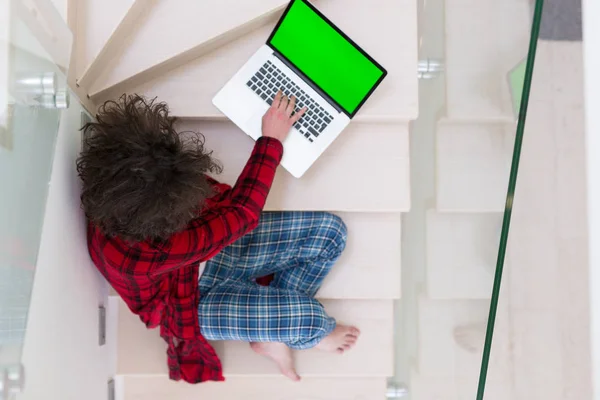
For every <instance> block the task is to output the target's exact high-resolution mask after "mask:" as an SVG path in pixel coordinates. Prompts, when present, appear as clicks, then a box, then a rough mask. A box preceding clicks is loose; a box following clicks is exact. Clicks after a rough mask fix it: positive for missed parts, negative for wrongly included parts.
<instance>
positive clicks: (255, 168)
mask: <svg viewBox="0 0 600 400" xmlns="http://www.w3.org/2000/svg"><path fill="white" fill-rule="evenodd" d="M282 155H283V146H282V145H281V143H280V142H279V141H278V140H276V139H270V138H260V139H259V140H258V141H257V142H256V145H255V146H254V150H253V152H252V154H251V156H250V159H249V160H248V163H247V164H246V167H245V168H244V170H243V172H242V174H241V175H240V177H239V178H238V180H237V182H236V184H235V185H234V187H233V188H230V187H229V186H227V185H224V184H219V183H217V182H216V181H215V182H214V184H215V188H216V190H217V195H216V196H214V197H213V198H211V199H210V200H208V201H207V204H206V209H205V210H204V211H203V213H202V215H201V216H200V217H199V218H198V219H195V220H193V221H192V222H190V224H189V225H188V226H187V228H186V229H184V230H183V231H181V232H178V233H177V234H175V235H173V236H172V237H171V238H170V240H169V241H167V242H164V243H160V244H157V243H153V242H151V241H145V242H141V243H136V244H131V243H126V242H125V241H123V240H120V239H119V238H107V237H106V236H104V235H103V234H102V233H101V232H100V230H99V229H97V228H96V227H95V226H93V225H92V224H89V227H88V247H89V252H90V255H91V257H92V260H93V262H94V264H95V265H96V267H97V268H98V270H99V271H100V272H101V273H102V275H104V277H105V278H106V279H107V280H108V282H109V283H110V284H111V285H112V287H113V288H114V289H115V290H116V291H117V292H118V293H119V295H120V296H121V297H122V298H123V300H124V301H125V302H126V303H127V305H128V306H129V308H130V309H131V311H132V312H134V313H135V314H137V315H139V317H140V319H141V320H142V321H143V322H144V323H145V324H146V326H147V327H148V328H154V327H157V326H159V325H160V334H161V336H162V337H163V339H164V340H165V341H166V342H167V344H168V350H167V355H168V364H169V376H170V378H171V379H173V380H181V379H183V380H184V381H186V382H189V383H198V382H203V381H222V380H224V378H223V372H222V368H221V362H220V361H219V358H218V357H217V354H216V353H215V351H214V350H213V348H212V347H211V345H210V344H209V343H208V342H207V341H206V339H204V338H203V337H202V335H201V333H200V327H199V325H198V264H199V263H200V262H202V261H205V260H208V259H210V258H211V257H213V256H214V255H215V254H217V253H218V252H219V251H220V250H221V249H223V248H224V247H225V246H227V245H229V244H230V243H232V242H234V241H235V240H237V239H238V238H240V237H241V236H243V235H244V234H246V233H248V232H249V231H251V230H252V229H254V228H255V227H256V226H257V225H258V220H259V217H260V214H261V212H262V210H263V207H264V205H265V201H266V199H267V195H268V193H269V190H270V188H271V184H272V183H273V179H274V177H275V171H276V169H277V166H278V165H279V162H280V161H281V157H282Z"/></svg>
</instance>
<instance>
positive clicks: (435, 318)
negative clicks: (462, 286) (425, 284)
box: [416, 295, 511, 379]
mask: <svg viewBox="0 0 600 400" xmlns="http://www.w3.org/2000/svg"><path fill="white" fill-rule="evenodd" d="M489 305H490V302H489V300H431V299H429V298H427V297H426V296H424V295H421V296H420V297H419V300H418V337H419V343H418V357H417V365H416V371H417V372H418V373H419V374H420V375H422V376H424V377H437V378H443V377H446V378H456V379H460V378H469V377H473V376H479V369H480V366H481V357H482V352H483V343H484V340H485V327H486V323H487V317H488V312H489ZM473 324H475V325H478V327H479V328H478V329H479V330H478V331H477V332H478V333H477V334H475V335H470V334H467V335H465V336H464V337H462V338H461V340H466V341H467V342H468V344H469V347H471V346H472V347H473V348H475V349H477V350H475V351H470V350H467V349H466V348H463V346H461V345H460V344H459V343H458V342H457V340H456V338H455V329H456V328H458V327H461V326H470V325H473ZM508 328H509V326H508V309H507V307H506V305H500V307H499V309H498V314H497V322H496V328H495V334H494V351H492V354H491V357H490V367H489V368H490V371H494V373H493V375H494V377H495V378H499V379H500V378H508V377H510V373H511V368H510V365H511V351H510V342H509V335H507V334H506V332H507V329H508Z"/></svg>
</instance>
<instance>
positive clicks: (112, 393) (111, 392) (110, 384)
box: [108, 379, 117, 400]
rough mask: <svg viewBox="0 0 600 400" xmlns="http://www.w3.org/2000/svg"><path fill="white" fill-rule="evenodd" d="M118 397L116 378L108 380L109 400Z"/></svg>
mask: <svg viewBox="0 0 600 400" xmlns="http://www.w3.org/2000/svg"><path fill="white" fill-rule="evenodd" d="M116 398H117V396H116V394H115V380H114V379H110V380H109V381H108V400H115V399H116Z"/></svg>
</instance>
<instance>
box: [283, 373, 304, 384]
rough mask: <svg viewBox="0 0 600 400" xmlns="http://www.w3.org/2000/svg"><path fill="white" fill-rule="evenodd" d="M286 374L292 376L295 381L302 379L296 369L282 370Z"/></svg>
mask: <svg viewBox="0 0 600 400" xmlns="http://www.w3.org/2000/svg"><path fill="white" fill-rule="evenodd" d="M282 372H283V374H284V375H285V376H287V377H288V378H290V379H291V380H292V381H294V382H298V381H299V380H300V376H299V375H298V374H297V373H296V371H294V370H285V371H282Z"/></svg>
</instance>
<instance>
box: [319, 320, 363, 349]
mask: <svg viewBox="0 0 600 400" xmlns="http://www.w3.org/2000/svg"><path fill="white" fill-rule="evenodd" d="M359 336H360V331H359V330H358V329H357V328H355V327H354V326H346V325H339V324H338V326H337V327H336V328H335V329H334V330H333V332H331V334H330V335H329V336H327V337H326V338H325V339H323V340H321V343H319V344H318V345H317V349H319V350H323V351H329V352H331V353H338V354H342V353H344V352H345V351H348V350H350V349H351V348H352V347H354V345H355V344H356V341H357V340H358V337H359Z"/></svg>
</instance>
